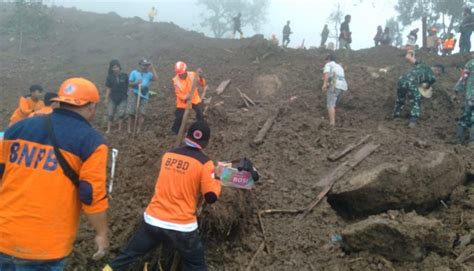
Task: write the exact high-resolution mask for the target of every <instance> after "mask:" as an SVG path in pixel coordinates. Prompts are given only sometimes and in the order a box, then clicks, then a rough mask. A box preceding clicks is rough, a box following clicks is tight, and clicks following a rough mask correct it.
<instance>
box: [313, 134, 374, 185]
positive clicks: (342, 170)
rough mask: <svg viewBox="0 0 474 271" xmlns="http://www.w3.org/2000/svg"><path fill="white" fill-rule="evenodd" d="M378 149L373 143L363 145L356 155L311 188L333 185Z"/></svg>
mask: <svg viewBox="0 0 474 271" xmlns="http://www.w3.org/2000/svg"><path fill="white" fill-rule="evenodd" d="M378 147H379V145H375V144H373V143H369V144H367V145H365V146H364V147H363V148H362V149H360V150H359V151H358V152H357V153H355V154H354V156H353V157H351V158H350V159H349V160H347V161H346V162H344V163H342V164H340V165H339V166H338V167H336V168H335V169H334V170H333V171H332V172H331V173H329V175H327V176H325V177H323V178H322V179H321V180H320V181H319V182H318V183H316V184H315V185H314V186H313V188H316V187H324V186H327V185H329V184H331V183H333V182H334V181H335V180H338V179H340V178H341V177H342V176H344V175H345V174H346V173H347V172H349V171H350V170H351V169H352V168H353V167H355V166H357V165H358V164H359V163H360V162H362V160H364V159H365V158H366V157H367V156H369V155H370V154H371V153H372V152H373V151H375V150H376V149H377V148H378Z"/></svg>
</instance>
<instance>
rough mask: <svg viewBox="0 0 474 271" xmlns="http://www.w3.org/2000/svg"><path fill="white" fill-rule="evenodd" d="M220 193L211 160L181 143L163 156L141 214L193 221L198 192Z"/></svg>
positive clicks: (219, 186)
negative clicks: (153, 187) (151, 192)
mask: <svg viewBox="0 0 474 271" xmlns="http://www.w3.org/2000/svg"><path fill="white" fill-rule="evenodd" d="M209 192H213V193H214V194H215V195H216V196H217V197H219V195H220V193H221V183H220V181H218V180H216V179H214V164H213V162H212V161H211V160H209V158H208V157H207V156H206V155H204V154H203V153H202V152H201V151H200V150H198V149H194V148H192V147H182V148H177V149H174V150H171V151H169V152H167V153H165V155H164V156H163V159H162V161H161V170H160V175H159V177H158V180H157V181H156V186H155V195H154V196H153V198H152V200H151V202H150V204H149V205H148V207H147V208H146V211H145V214H146V215H149V216H151V217H153V218H155V219H159V220H160V221H164V222H168V223H173V224H177V225H178V228H177V230H179V225H185V224H190V223H195V222H197V219H196V207H197V204H198V198H199V195H200V194H202V195H205V194H206V193H209Z"/></svg>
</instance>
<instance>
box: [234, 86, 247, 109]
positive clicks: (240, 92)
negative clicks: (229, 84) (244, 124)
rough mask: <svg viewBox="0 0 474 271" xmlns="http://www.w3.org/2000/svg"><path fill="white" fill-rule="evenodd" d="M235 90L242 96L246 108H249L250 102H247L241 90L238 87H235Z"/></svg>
mask: <svg viewBox="0 0 474 271" xmlns="http://www.w3.org/2000/svg"><path fill="white" fill-rule="evenodd" d="M237 91H238V92H239V95H240V98H242V100H244V103H245V106H246V107H247V108H250V104H249V102H248V101H247V100H246V99H245V97H244V94H243V93H242V91H240V89H239V88H237Z"/></svg>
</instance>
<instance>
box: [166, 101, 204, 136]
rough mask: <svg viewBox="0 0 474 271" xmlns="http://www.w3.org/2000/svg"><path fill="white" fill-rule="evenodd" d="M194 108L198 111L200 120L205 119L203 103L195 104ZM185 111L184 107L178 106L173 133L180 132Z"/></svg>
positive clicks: (172, 128)
mask: <svg viewBox="0 0 474 271" xmlns="http://www.w3.org/2000/svg"><path fill="white" fill-rule="evenodd" d="M193 110H194V112H196V119H197V120H198V121H204V113H203V112H202V104H193ZM184 111H185V109H182V108H176V111H175V112H174V116H175V119H174V123H173V127H171V131H173V133H175V134H178V132H179V128H180V127H181V122H183V116H184Z"/></svg>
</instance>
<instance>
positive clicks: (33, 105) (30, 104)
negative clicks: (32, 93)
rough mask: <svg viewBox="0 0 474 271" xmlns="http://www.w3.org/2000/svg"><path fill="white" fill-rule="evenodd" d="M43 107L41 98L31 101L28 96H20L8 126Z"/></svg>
mask: <svg viewBox="0 0 474 271" xmlns="http://www.w3.org/2000/svg"><path fill="white" fill-rule="evenodd" d="M43 107H44V102H43V101H41V100H38V101H36V102H35V101H33V100H32V99H31V98H30V97H20V101H19V103H18V108H17V109H16V110H15V112H13V115H12V116H11V118H10V124H9V126H11V125H13V124H15V123H17V122H18V121H20V120H22V119H25V118H27V117H28V116H29V115H30V114H31V113H33V112H35V111H38V110H40V109H42V108H43Z"/></svg>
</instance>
